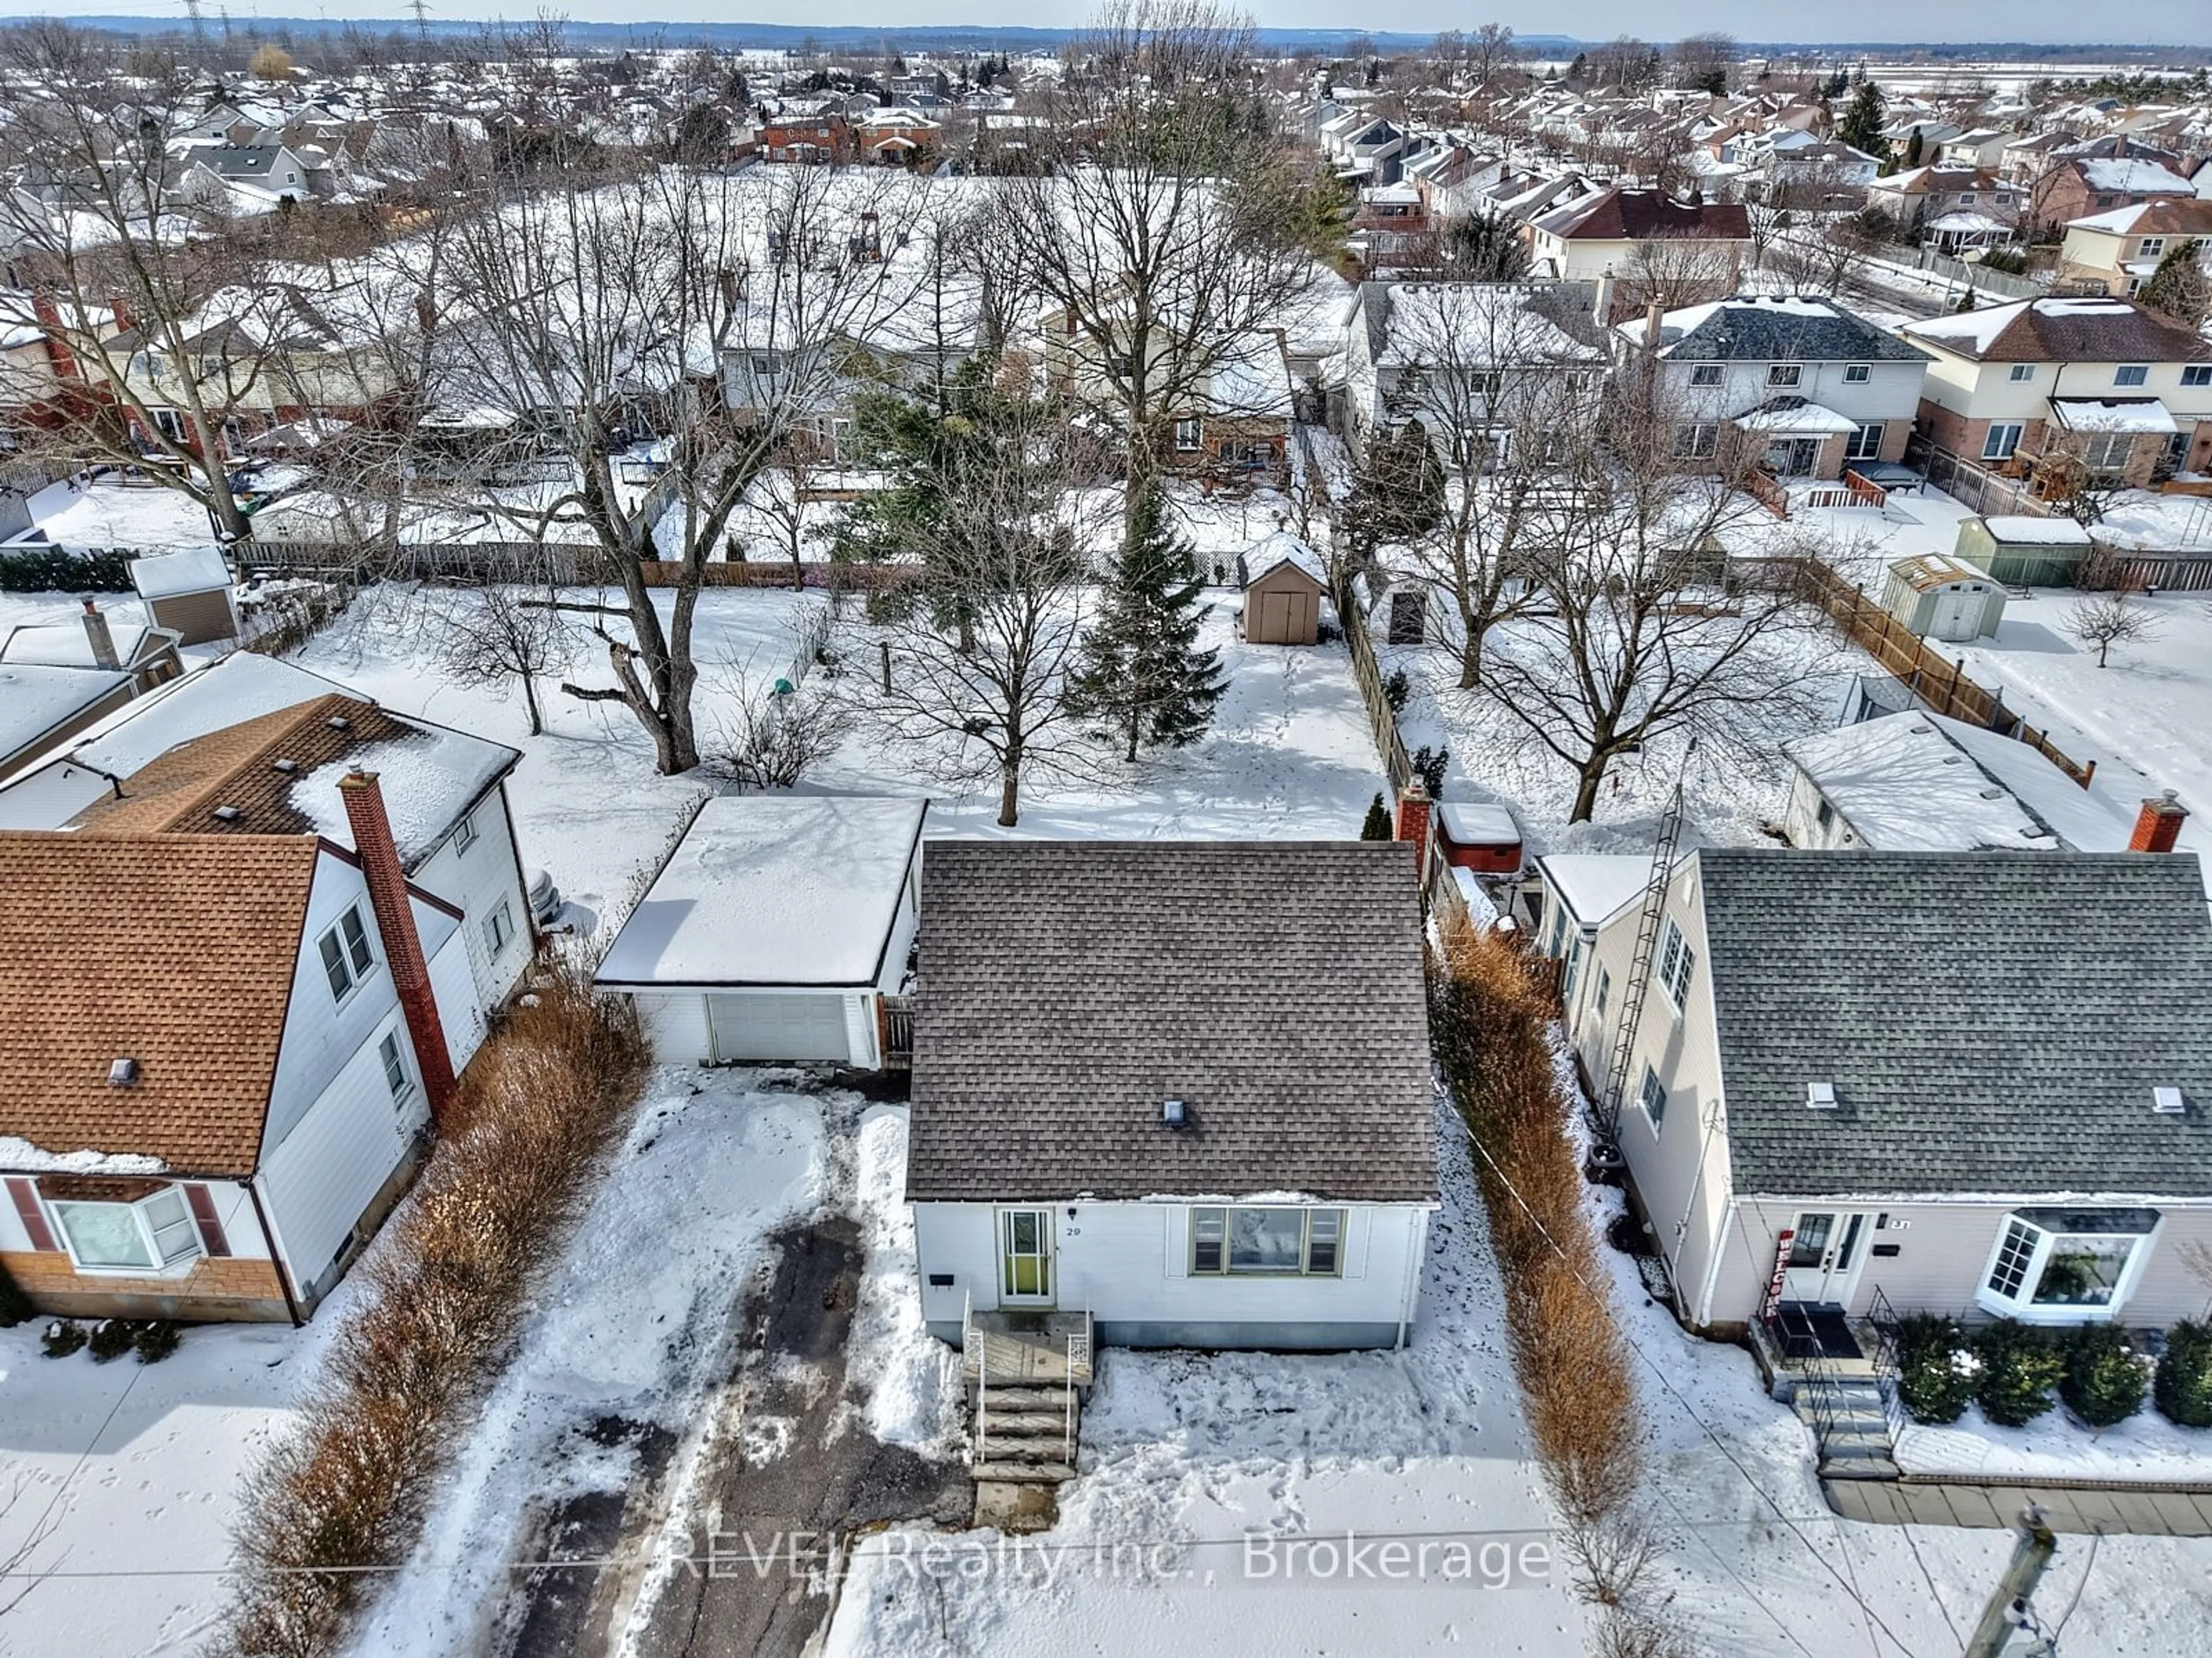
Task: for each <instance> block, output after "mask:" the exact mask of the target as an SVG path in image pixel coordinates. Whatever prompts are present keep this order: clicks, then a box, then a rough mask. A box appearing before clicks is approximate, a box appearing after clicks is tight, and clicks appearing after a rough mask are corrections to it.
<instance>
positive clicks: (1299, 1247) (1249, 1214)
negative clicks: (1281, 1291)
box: [1190, 1207, 1344, 1278]
mask: <svg viewBox="0 0 2212 1658" xmlns="http://www.w3.org/2000/svg"><path fill="white" fill-rule="evenodd" d="M1343 1260H1344V1211H1343V1210H1341V1209H1291V1208H1267V1209H1261V1208H1251V1209H1242V1208H1239V1209H1231V1208H1226V1207H1223V1208H1205V1209H1194V1210H1192V1211H1191V1212H1190V1270H1191V1272H1192V1274H1193V1276H1194V1277H1201V1278H1203V1277H1215V1276H1231V1277H1259V1278H1267V1277H1279V1278H1291V1277H1304V1278H1334V1277H1336V1276H1337V1275H1338V1274H1339V1273H1340V1272H1342V1271H1343Z"/></svg>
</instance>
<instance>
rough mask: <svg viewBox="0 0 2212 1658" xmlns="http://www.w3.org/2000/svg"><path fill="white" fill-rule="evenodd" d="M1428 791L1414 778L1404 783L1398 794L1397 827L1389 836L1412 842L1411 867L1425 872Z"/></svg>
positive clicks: (1427, 865) (1427, 855)
mask: <svg viewBox="0 0 2212 1658" xmlns="http://www.w3.org/2000/svg"><path fill="white" fill-rule="evenodd" d="M1430 811H1431V806H1430V804H1429V792H1428V790H1427V789H1426V788H1425V787H1424V786H1422V783H1421V780H1420V779H1419V778H1418V777H1417V778H1415V779H1414V780H1413V781H1412V782H1410V783H1408V784H1407V785H1406V786H1405V788H1404V789H1403V790H1402V791H1401V793H1400V794H1399V796H1398V829H1397V833H1396V834H1395V835H1393V836H1392V837H1391V838H1392V839H1393V840H1397V841H1412V842H1413V868H1414V870H1415V871H1416V872H1426V871H1427V869H1428V867H1429V814H1430Z"/></svg>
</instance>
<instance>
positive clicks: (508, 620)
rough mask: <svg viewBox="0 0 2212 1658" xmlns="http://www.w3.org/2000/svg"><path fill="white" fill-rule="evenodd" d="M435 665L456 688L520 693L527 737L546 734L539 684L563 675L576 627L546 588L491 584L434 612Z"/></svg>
mask: <svg viewBox="0 0 2212 1658" xmlns="http://www.w3.org/2000/svg"><path fill="white" fill-rule="evenodd" d="M436 625H437V628H438V660H439V662H440V664H441V665H442V666H443V667H444V668H445V670H446V671H447V673H448V674H450V675H451V676H452V677H453V679H454V681H455V682H456V683H459V684H463V685H482V686H486V687H489V688H493V689H504V688H505V687H506V686H507V685H508V684H510V683H513V684H519V685H520V686H521V688H522V706H523V708H524V709H525V710H526V712H527V714H528V716H529V721H530V734H531V735H532V737H537V736H538V735H540V734H541V733H543V732H544V729H545V720H544V712H543V710H542V708H540V706H539V703H538V681H540V680H541V679H544V677H546V676H548V675H549V674H555V673H558V672H560V671H562V670H563V669H565V668H566V667H567V666H568V659H569V658H570V656H571V655H572V653H574V649H575V644H576V628H575V624H574V623H573V622H571V621H570V620H569V619H568V616H566V615H565V614H564V613H563V612H562V610H560V609H559V608H558V605H557V603H556V600H555V598H554V597H553V595H552V592H551V590H550V587H549V586H544V585H540V586H537V587H535V588H534V589H533V588H532V587H527V586H509V585H507V584H505V583H497V582H495V583H492V584H489V585H488V586H483V587H480V588H477V589H474V590H472V591H467V592H451V593H448V594H447V595H446V602H445V603H444V604H442V605H441V606H440V608H439V610H438V612H437V624H436Z"/></svg>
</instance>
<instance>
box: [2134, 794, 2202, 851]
mask: <svg viewBox="0 0 2212 1658" xmlns="http://www.w3.org/2000/svg"><path fill="white" fill-rule="evenodd" d="M2188 819H2189V808H2188V807H2186V806H2185V805H2182V804H2181V802H2180V801H2179V800H2178V799H2175V798H2174V794H2173V791H2172V789H2168V790H2167V791H2166V793H2164V794H2161V795H2160V796H2159V797H2158V798H2157V799H2154V800H2146V801H2144V802H2143V803H2142V811H2139V812H2137V813H2136V832H2135V833H2134V834H2133V835H2130V836H2129V837H2128V850H2129V851H2130V852H2172V850H2173V843H2174V842H2175V841H2178V840H2179V839H2180V838H2181V826H2182V824H2183V823H2186V822H2187V821H2188Z"/></svg>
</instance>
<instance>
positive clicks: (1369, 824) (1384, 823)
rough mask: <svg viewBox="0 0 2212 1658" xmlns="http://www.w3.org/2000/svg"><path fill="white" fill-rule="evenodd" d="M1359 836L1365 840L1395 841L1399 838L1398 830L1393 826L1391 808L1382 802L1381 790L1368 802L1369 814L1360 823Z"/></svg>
mask: <svg viewBox="0 0 2212 1658" xmlns="http://www.w3.org/2000/svg"><path fill="white" fill-rule="evenodd" d="M1359 838H1360V839H1361V840H1363V841H1395V840H1396V839H1397V838H1398V837H1397V831H1396V830H1395V829H1393V828H1392V827H1391V823H1390V809H1389V807H1388V806H1386V805H1383V796H1382V793H1381V792H1380V791H1377V793H1376V796H1375V798H1374V799H1372V800H1370V801H1369V802H1368V803H1367V816H1366V817H1365V818H1364V819H1363V820H1362V821H1361V823H1360V825H1359Z"/></svg>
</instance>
